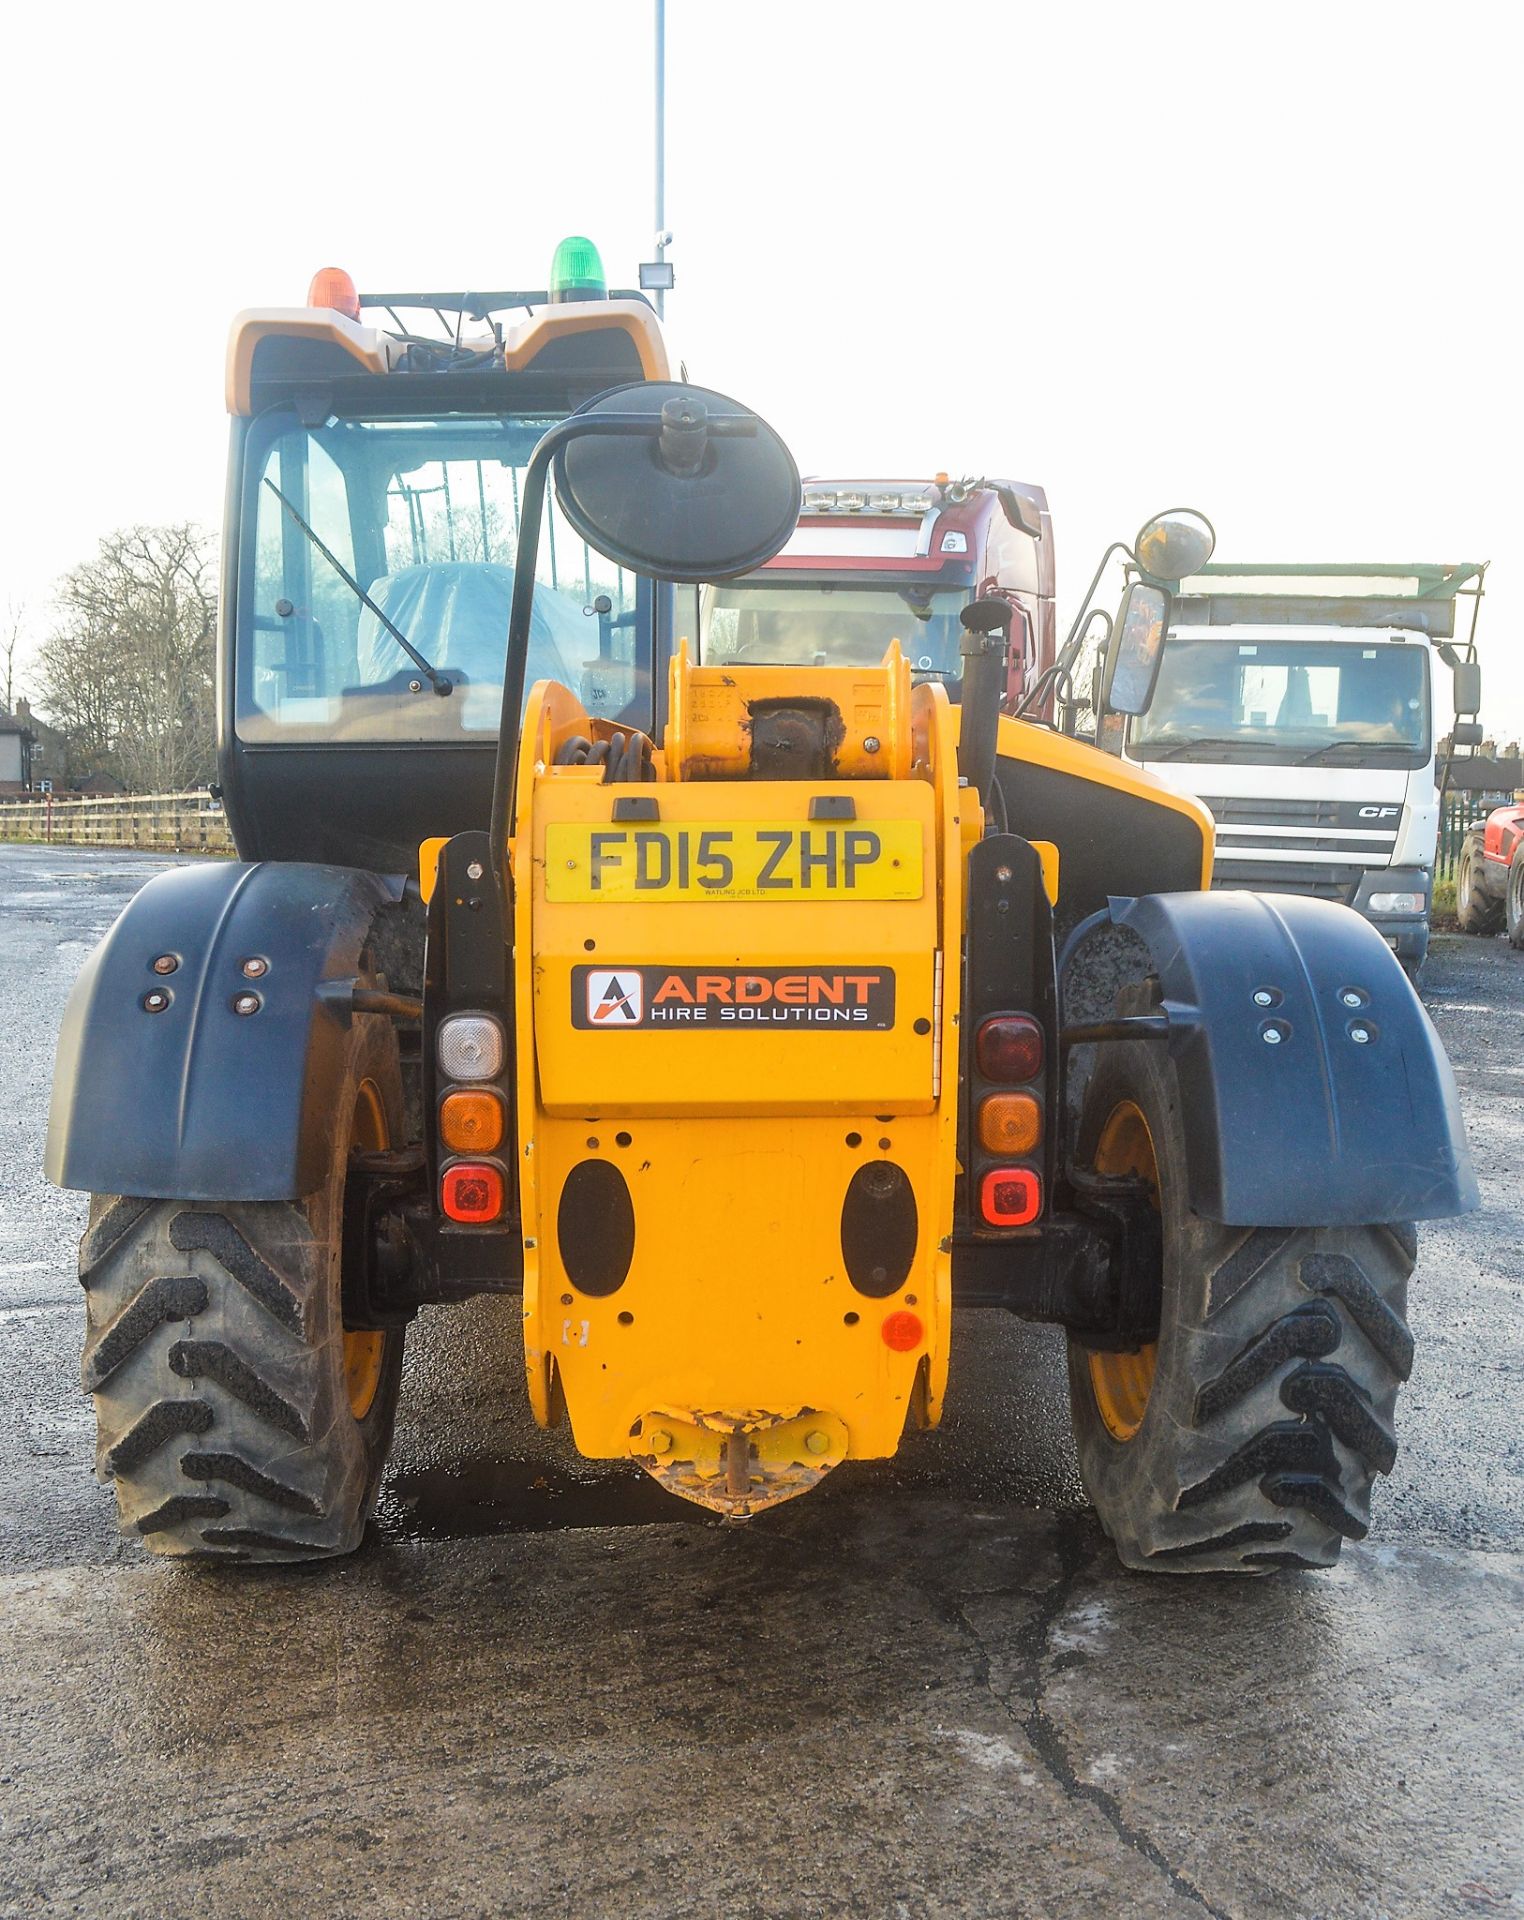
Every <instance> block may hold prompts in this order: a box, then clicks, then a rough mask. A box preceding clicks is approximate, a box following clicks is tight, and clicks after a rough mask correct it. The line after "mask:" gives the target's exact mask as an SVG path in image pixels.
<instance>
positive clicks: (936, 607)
mask: <svg viewBox="0 0 1524 1920" xmlns="http://www.w3.org/2000/svg"><path fill="white" fill-rule="evenodd" d="M967 602H968V591H967V589H966V588H964V589H959V588H947V589H943V590H942V591H940V592H938V591H935V590H933V589H929V588H927V589H922V588H919V587H915V586H904V587H897V586H877V587H839V586H835V585H828V584H825V583H822V584H821V585H820V586H801V585H799V584H798V582H791V583H790V584H788V585H787V586H782V585H780V586H776V587H774V586H761V585H758V584H756V583H755V582H754V581H752V580H744V581H736V582H733V583H732V584H730V585H727V586H717V587H706V588H705V589H704V591H703V594H702V596H701V600H700V606H699V645H700V657H701V658H702V659H703V660H705V661H707V662H708V663H709V664H710V665H722V664H724V663H726V662H728V661H734V662H735V663H736V664H737V665H739V666H802V667H852V666H862V667H870V666H877V665H878V663H879V661H880V660H882V659H883V657H884V650H885V649H886V648H887V647H888V645H889V642H890V641H891V640H898V641H899V643H900V647H901V649H902V650H903V652H904V654H905V656H906V658H907V659H908V660H909V662H910V665H911V669H912V671H914V672H917V673H923V674H924V673H935V674H938V675H941V676H943V677H946V678H955V677H956V676H957V675H958V674H959V673H960V672H961V671H962V668H961V663H960V658H959V652H958V645H959V639H960V635H961V632H962V629H961V628H960V627H959V625H958V612H959V609H960V608H962V607H963V606H965V605H966V604H967Z"/></svg>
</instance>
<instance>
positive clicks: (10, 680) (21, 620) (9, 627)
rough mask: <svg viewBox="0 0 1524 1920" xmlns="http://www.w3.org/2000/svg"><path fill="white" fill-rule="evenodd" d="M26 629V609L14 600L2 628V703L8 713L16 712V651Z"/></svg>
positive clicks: (7, 610)
mask: <svg viewBox="0 0 1524 1920" xmlns="http://www.w3.org/2000/svg"><path fill="white" fill-rule="evenodd" d="M25 629H26V608H25V607H18V606H17V605H16V603H15V601H14V600H12V601H11V602H10V603H9V604H8V605H7V607H6V609H5V625H4V627H3V628H0V653H3V654H4V655H5V699H4V701H3V702H0V705H3V707H4V709H5V711H6V712H7V713H14V712H15V711H16V649H17V648H18V647H19V646H20V645H21V636H22V633H23V632H24V631H25Z"/></svg>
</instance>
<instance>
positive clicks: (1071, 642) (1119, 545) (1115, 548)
mask: <svg viewBox="0 0 1524 1920" xmlns="http://www.w3.org/2000/svg"><path fill="white" fill-rule="evenodd" d="M1114 553H1125V554H1126V555H1127V557H1128V559H1129V560H1131V561H1132V563H1133V565H1134V566H1136V565H1137V564H1138V562H1137V556H1136V555H1135V554H1134V553H1133V550H1132V548H1131V547H1130V546H1128V544H1127V542H1126V541H1125V540H1113V541H1112V543H1111V545H1110V546H1109V547H1108V548H1107V549H1106V551H1105V552H1104V553H1103V554H1102V555H1101V564H1100V565H1099V566H1098V567H1097V568H1096V570H1095V573H1094V574H1093V575H1092V577H1091V581H1090V585H1089V586H1088V587H1086V589H1085V597H1084V599H1083V600H1081V601H1080V606H1079V612H1078V613H1077V614H1076V615H1075V616H1074V625H1073V626H1072V627H1070V629H1069V633H1068V637H1067V638H1066V639H1065V641H1064V644H1063V645H1062V646H1061V647H1060V648H1059V650H1058V657H1057V658H1056V659H1055V660H1054V662H1053V665H1054V666H1055V668H1058V669H1060V672H1059V675H1058V677H1059V678H1060V679H1061V678H1062V677H1063V675H1064V674H1066V673H1068V672H1069V670H1070V669H1071V668H1072V667H1073V665H1074V663H1075V661H1076V660H1077V659H1078V658H1079V651H1080V648H1081V647H1082V646H1083V645H1084V640H1085V627H1086V625H1087V622H1088V619H1089V613H1090V602H1091V601H1092V600H1093V599H1094V598H1095V590H1096V588H1097V587H1098V586H1099V585H1100V584H1101V575H1102V574H1103V573H1104V572H1105V571H1106V568H1107V567H1108V566H1109V565H1110V563H1111V556H1112V555H1113V554H1114Z"/></svg>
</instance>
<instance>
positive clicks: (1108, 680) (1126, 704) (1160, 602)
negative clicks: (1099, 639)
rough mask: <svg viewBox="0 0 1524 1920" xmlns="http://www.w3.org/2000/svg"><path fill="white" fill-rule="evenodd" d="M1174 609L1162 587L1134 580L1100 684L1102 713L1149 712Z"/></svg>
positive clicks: (1124, 597)
mask: <svg viewBox="0 0 1524 1920" xmlns="http://www.w3.org/2000/svg"><path fill="white" fill-rule="evenodd" d="M1172 605H1173V602H1172V601H1171V598H1170V596H1169V594H1168V593H1166V592H1165V590H1164V588H1163V587H1151V586H1148V585H1146V584H1145V583H1144V582H1143V581H1141V580H1134V581H1133V583H1132V585H1131V586H1130V587H1129V588H1128V589H1127V592H1126V594H1125V595H1124V596H1123V599H1122V606H1121V611H1120V612H1119V613H1118V615H1117V624H1116V631H1115V635H1114V637H1113V639H1112V642H1111V645H1110V647H1109V648H1108V649H1107V652H1106V673H1105V678H1104V680H1103V681H1102V683H1101V710H1102V711H1103V712H1110V713H1127V714H1139V713H1147V712H1148V708H1149V703H1150V702H1151V701H1152V699H1153V697H1154V682H1155V681H1156V680H1157V679H1158V678H1159V663H1160V660H1161V659H1162V658H1163V654H1164V635H1165V632H1166V630H1167V629H1168V627H1169V616H1170V608H1171V606H1172Z"/></svg>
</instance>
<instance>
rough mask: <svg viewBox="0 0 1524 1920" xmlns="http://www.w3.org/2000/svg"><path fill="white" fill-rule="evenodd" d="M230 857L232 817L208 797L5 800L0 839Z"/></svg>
mask: <svg viewBox="0 0 1524 1920" xmlns="http://www.w3.org/2000/svg"><path fill="white" fill-rule="evenodd" d="M3 840H31V841H43V842H46V843H47V844H49V845H53V846H72V847H143V848H152V849H154V850H156V851H158V852H163V853H231V852H232V851H233V836H232V834H231V833H229V831H228V823H227V816H226V815H225V814H224V813H223V811H222V808H221V806H220V805H219V804H218V802H217V801H215V800H214V799H213V798H212V796H211V795H210V794H209V793H204V792H203V793H115V794H110V795H106V796H103V797H101V798H100V799H91V800H55V799H54V798H53V796H52V794H46V795H40V796H38V797H37V798H35V799H26V800H0V841H3Z"/></svg>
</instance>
